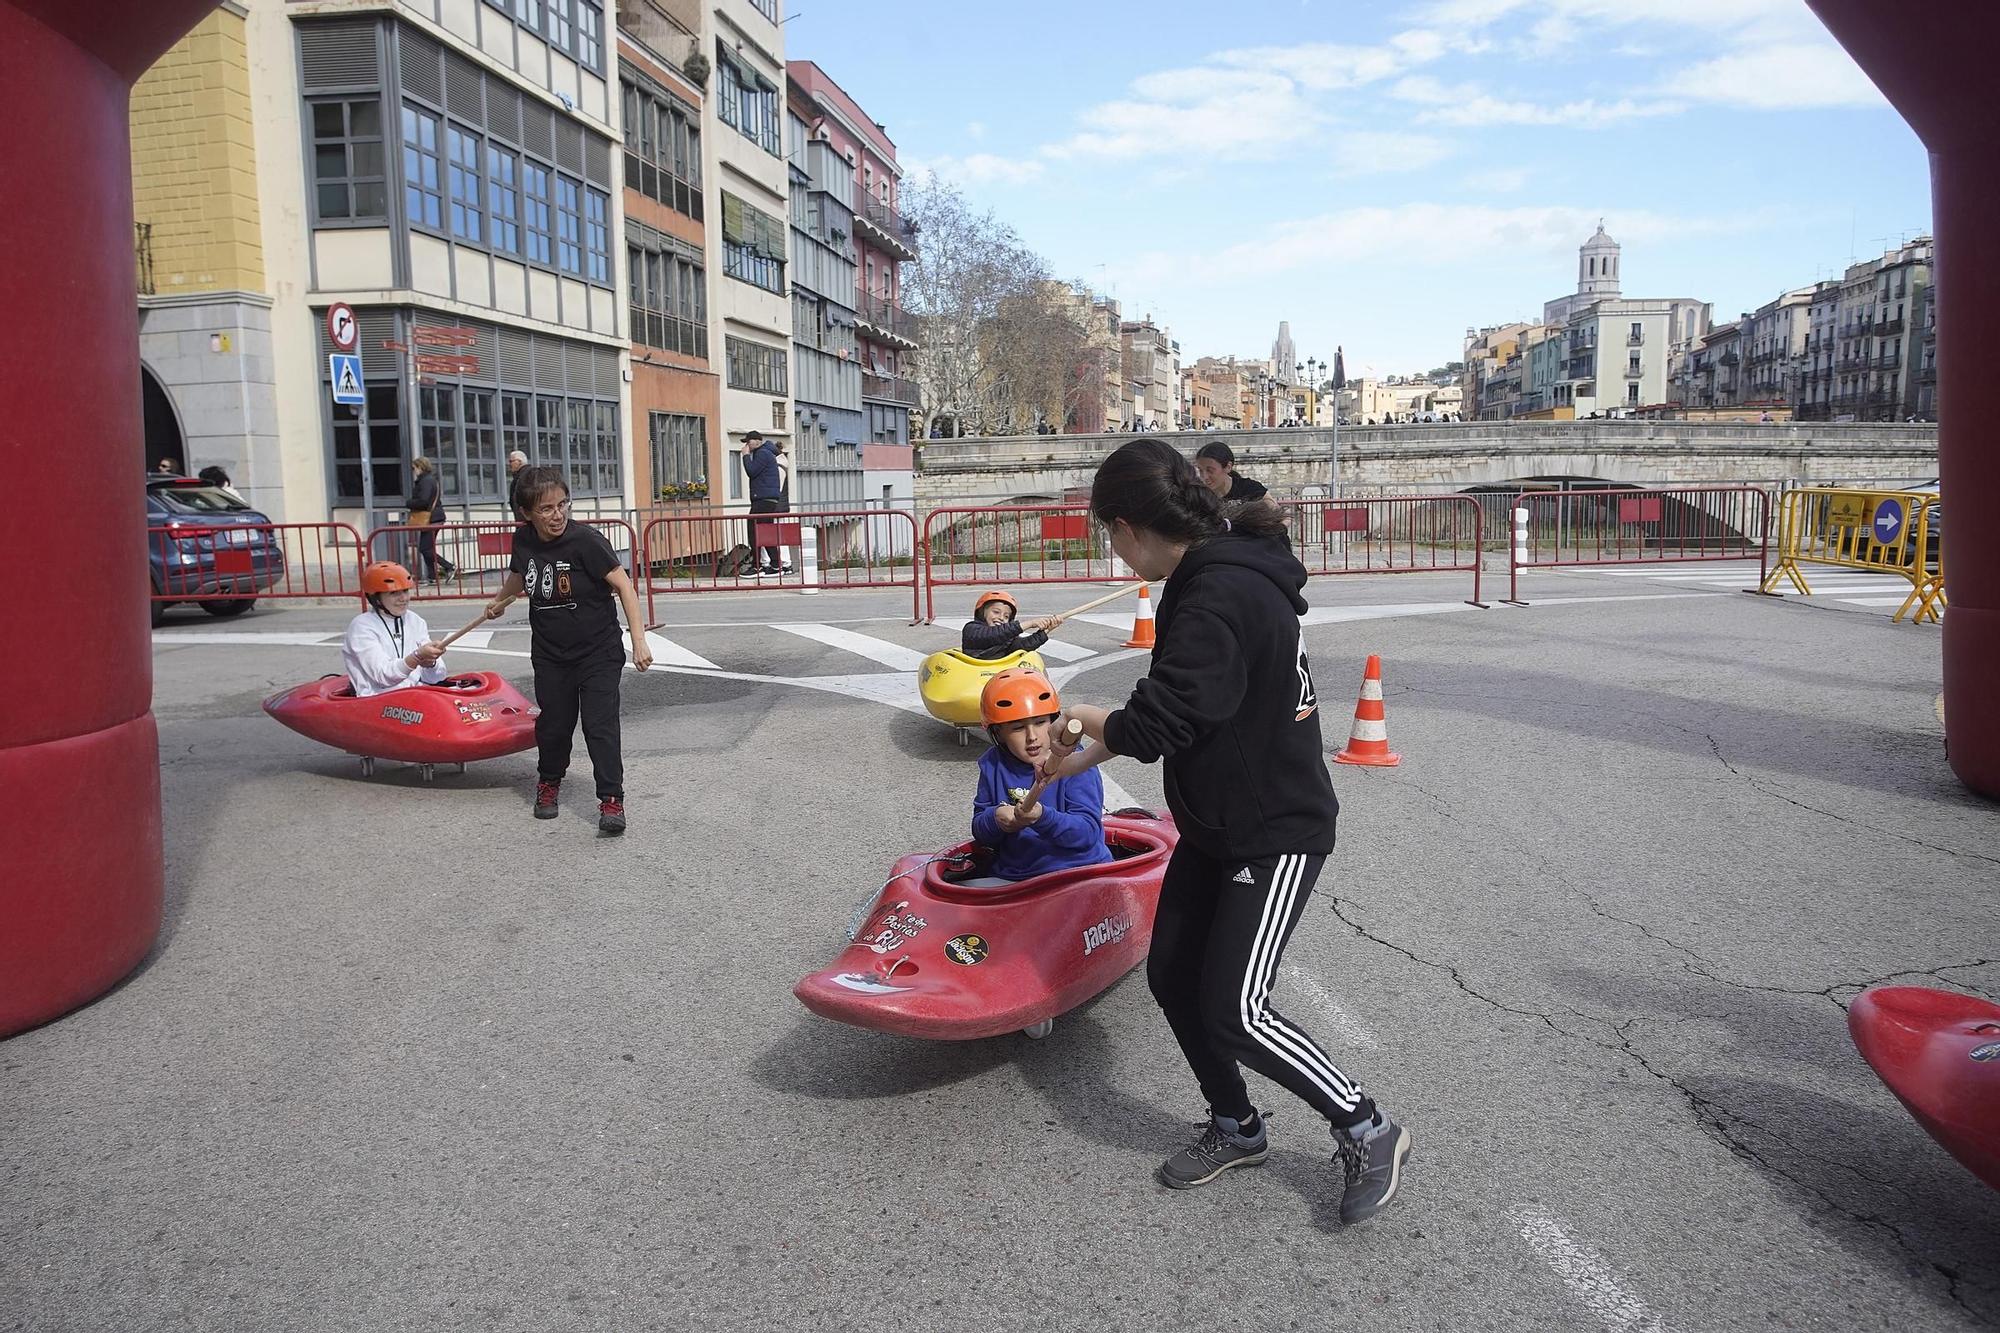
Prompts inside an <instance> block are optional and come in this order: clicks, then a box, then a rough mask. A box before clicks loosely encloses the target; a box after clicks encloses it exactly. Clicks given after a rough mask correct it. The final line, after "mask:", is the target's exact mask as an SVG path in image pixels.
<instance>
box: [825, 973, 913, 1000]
mask: <svg viewBox="0 0 2000 1333" xmlns="http://www.w3.org/2000/svg"><path fill="white" fill-rule="evenodd" d="M833 984H834V985H836V986H840V987H844V988H845V989H847V990H851V991H860V992H861V993H862V994H863V995H894V994H896V993H897V992H898V991H906V990H909V989H910V987H908V986H891V985H890V984H889V983H888V982H886V981H883V980H882V979H881V978H880V977H871V976H869V975H868V974H867V973H865V972H842V973H839V974H838V975H836V976H835V977H834V979H833Z"/></svg>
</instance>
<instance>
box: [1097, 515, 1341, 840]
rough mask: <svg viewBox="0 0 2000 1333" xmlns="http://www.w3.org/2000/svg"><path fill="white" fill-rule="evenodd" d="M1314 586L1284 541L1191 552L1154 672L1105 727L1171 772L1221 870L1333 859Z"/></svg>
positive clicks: (1108, 735) (1231, 536)
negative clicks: (1317, 684) (1309, 654)
mask: <svg viewBox="0 0 2000 1333" xmlns="http://www.w3.org/2000/svg"><path fill="white" fill-rule="evenodd" d="M1305 583H1306V571H1305V567H1304V566H1302V565H1301V564H1299V562H1298V560H1297V559H1295V558H1294V557H1293V555H1292V553H1291V551H1290V550H1289V549H1288V548H1287V547H1286V546H1285V544H1284V543H1282V542H1280V541H1278V540H1277V539H1276V538H1265V537H1253V536H1250V535H1247V534H1239V533H1225V534H1224V535H1223V536H1220V537H1217V538H1214V539H1213V540H1210V541H1206V542H1203V543H1202V544H1200V545H1199V546H1195V547H1191V548H1189V550H1188V551H1187V553H1186V554H1185V555H1183V556H1182V557H1181V562H1180V564H1179V565H1178V566H1176V567H1175V569H1174V572H1173V575H1172V576H1171V577H1170V578H1168V580H1167V586H1166V589H1165V591H1164V592H1163V594H1162V595H1161V599H1160V611H1159V623H1158V624H1157V625H1156V626H1155V634H1156V638H1155V641H1154V645H1153V663H1152V669H1151V671H1150V672H1149V673H1148V674H1147V675H1146V677H1145V678H1144V679H1142V680H1141V681H1140V682H1139V683H1138V685H1136V686H1135V687H1133V690H1132V697H1131V699H1130V700H1128V701H1127V702H1126V704H1125V706H1124V707H1123V708H1121V709H1119V710H1118V711H1117V712H1115V713H1112V714H1111V716H1110V717H1109V718H1108V719H1106V721H1105V724H1104V740H1105V743H1106V745H1107V746H1108V747H1109V749H1110V750H1111V752H1112V753H1113V754H1122V755H1130V756H1131V757H1132V758H1134V759H1137V760H1140V761H1142V762H1145V763H1150V762H1152V761H1153V760H1155V759H1164V760H1165V761H1166V763H1165V777H1166V788H1167V806H1168V808H1169V809H1171V810H1172V811H1173V814H1174V820H1175V822H1176V823H1177V824H1179V826H1180V834H1181V837H1182V838H1184V839H1186V840H1187V841H1188V842H1189V843H1192V844H1193V845H1194V846H1195V847H1196V848H1198V849H1200V850H1201V851H1203V852H1206V853H1208V854H1209V855H1211V856H1214V857H1216V858H1217V859H1218V860H1245V861H1247V860H1252V859H1254V858H1257V857H1261V856H1277V855H1285V854H1291V853H1321V854H1324V853H1327V852H1331V851H1332V850H1333V837H1334V821H1335V818H1336V817H1337V816H1338V815H1339V813H1340V802H1339V801H1338V800H1337V799H1336V798H1335V797H1334V794H1333V779H1332V777H1331V776H1330V775H1329V774H1328V772H1327V767H1326V756H1325V753H1324V747H1323V743H1322V741H1321V738H1320V728H1319V700H1318V699H1317V697H1316V696H1315V695H1314V693H1313V681H1312V672H1311V670H1310V668H1309V667H1308V665H1307V663H1306V642H1305V633H1304V631H1303V629H1302V628H1301V627H1300V625H1299V614H1300V613H1301V612H1303V611H1304V610H1305V609H1306V603H1305V599H1304V598H1303V597H1301V596H1300V595H1299V590H1300V589H1301V588H1303V587H1305Z"/></svg>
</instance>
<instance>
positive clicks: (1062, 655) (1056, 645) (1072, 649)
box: [1035, 639, 1097, 662]
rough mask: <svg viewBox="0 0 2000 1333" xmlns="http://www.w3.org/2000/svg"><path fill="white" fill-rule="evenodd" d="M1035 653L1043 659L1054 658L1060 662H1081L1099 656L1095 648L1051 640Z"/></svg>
mask: <svg viewBox="0 0 2000 1333" xmlns="http://www.w3.org/2000/svg"><path fill="white" fill-rule="evenodd" d="M1035 651H1036V652H1038V653H1040V654H1041V655H1042V656H1043V657H1053V658H1055V659H1056V661H1058V662H1081V661H1082V660H1083V659H1084V658H1086V657H1095V656H1097V650H1096V649H1095V648H1081V647H1078V646H1077V645H1076V644H1073V643H1064V642H1063V641H1062V640H1061V639H1050V640H1049V641H1048V642H1047V643H1045V644H1043V645H1042V646H1041V647H1039V648H1037V649H1035Z"/></svg>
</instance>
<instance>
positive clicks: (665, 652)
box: [646, 630, 716, 671]
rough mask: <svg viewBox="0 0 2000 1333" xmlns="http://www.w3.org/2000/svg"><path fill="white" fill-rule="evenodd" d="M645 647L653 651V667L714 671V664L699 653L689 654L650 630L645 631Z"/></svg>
mask: <svg viewBox="0 0 2000 1333" xmlns="http://www.w3.org/2000/svg"><path fill="white" fill-rule="evenodd" d="M646 646H647V647H648V648H651V649H652V650H653V664H654V665H655V666H685V667H701V668H703V669H704V670H708V671H714V670H716V665H715V663H713V662H711V661H709V660H708V659H707V658H706V657H703V656H702V655H701V654H700V653H695V652H689V651H688V650H687V649H686V648H683V647H681V646H680V645H679V644H677V643H675V642H674V641H673V640H672V639H668V638H663V637H661V636H660V635H658V634H655V633H653V631H651V630H647V631H646Z"/></svg>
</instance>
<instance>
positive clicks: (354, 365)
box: [326, 352, 362, 407]
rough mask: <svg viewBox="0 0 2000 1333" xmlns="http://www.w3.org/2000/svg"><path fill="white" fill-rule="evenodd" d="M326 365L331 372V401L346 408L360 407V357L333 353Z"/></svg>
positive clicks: (352, 353)
mask: <svg viewBox="0 0 2000 1333" xmlns="http://www.w3.org/2000/svg"><path fill="white" fill-rule="evenodd" d="M326 363H327V366H328V368H329V369H330V370H331V371H332V372H333V401H334V402H336V403H340V404H342V405H343V406H347V407H359V406H361V401H362V400H361V394H362V389H361V357H360V356H359V355H358V354H356V353H354V352H335V353H334V354H333V355H331V356H329V357H327V359H326Z"/></svg>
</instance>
